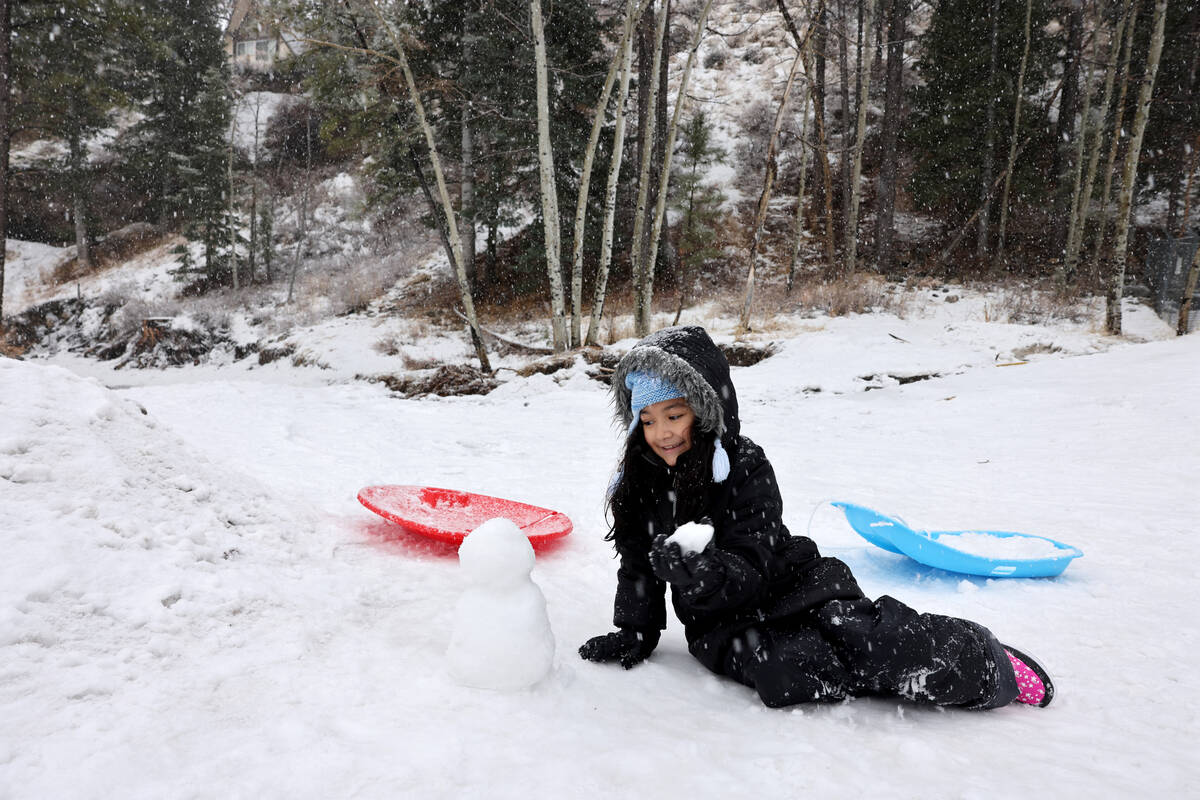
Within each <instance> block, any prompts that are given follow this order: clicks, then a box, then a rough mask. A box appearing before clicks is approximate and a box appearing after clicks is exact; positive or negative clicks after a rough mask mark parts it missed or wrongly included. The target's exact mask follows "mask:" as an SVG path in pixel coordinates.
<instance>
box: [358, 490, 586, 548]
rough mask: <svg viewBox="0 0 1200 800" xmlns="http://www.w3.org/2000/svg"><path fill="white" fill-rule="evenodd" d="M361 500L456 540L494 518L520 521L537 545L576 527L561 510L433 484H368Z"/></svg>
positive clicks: (410, 525)
mask: <svg viewBox="0 0 1200 800" xmlns="http://www.w3.org/2000/svg"><path fill="white" fill-rule="evenodd" d="M358 502H360V503H362V504H363V505H364V506H366V507H367V508H369V509H371V510H372V511H374V512H375V513H376V514H378V515H379V516H381V517H383V518H384V519H387V520H391V521H392V522H395V523H398V524H399V525H402V526H403V527H404V528H405V530H408V531H411V532H413V533H416V534H420V535H421V536H428V537H429V538H431V539H438V540H440V541H443V542H451V543H453V544H461V543H462V540H463V539H465V538H466V536H467V534H468V533H470V532H471V531H473V530H475V529H476V528H478V527H479V526H480V525H482V524H483V523H484V522H487V521H488V520H489V519H492V518H494V517H504V518H506V519H510V520H512V521H513V522H515V523H516V524H517V527H518V528H520V529H521V530H522V531H523V532H524V533H525V535H526V536H528V537H529V543H530V544H531V545H533V546H534V547H537V546H539V545H542V544H545V543H546V542H549V541H552V540H554V539H558V538H559V537H562V536H566V535H567V534H568V533H570V532H571V528H572V527H573V526H572V525H571V520H570V518H568V517H567V515H566V514H563V513H562V512H560V511H551V510H550V509H548V508H539V507H538V506H531V505H529V504H527V503H518V502H517V501H516V500H505V499H504V498H501V497H490V496H488V495H486V494H472V493H470V492H460V491H458V490H457V489H438V488H435V487H433V486H368V487H367V488H365V489H363V490H362V491H360V492H359V493H358Z"/></svg>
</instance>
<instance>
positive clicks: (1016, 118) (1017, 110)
mask: <svg viewBox="0 0 1200 800" xmlns="http://www.w3.org/2000/svg"><path fill="white" fill-rule="evenodd" d="M1032 20H1033V0H1025V49H1024V50H1023V51H1022V52H1021V67H1020V69H1019V70H1018V72H1017V99H1016V102H1015V103H1014V104H1013V129H1012V143H1011V144H1010V145H1009V148H1008V166H1006V167H1005V168H1004V191H1003V192H1002V193H1001V194H1000V229H999V231H998V232H997V234H996V260H997V261H1000V260H1001V259H1003V258H1004V233H1005V228H1006V227H1007V225H1008V193H1009V190H1010V189H1011V188H1012V174H1013V168H1014V167H1015V166H1016V163H1017V141H1018V140H1019V139H1020V138H1021V101H1022V100H1024V97H1023V95H1024V93H1025V67H1026V66H1027V65H1028V63H1029V42H1030V39H1031V37H1032V35H1033V32H1032V30H1030V27H1031V23H1032Z"/></svg>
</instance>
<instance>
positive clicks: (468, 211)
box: [458, 9, 477, 296]
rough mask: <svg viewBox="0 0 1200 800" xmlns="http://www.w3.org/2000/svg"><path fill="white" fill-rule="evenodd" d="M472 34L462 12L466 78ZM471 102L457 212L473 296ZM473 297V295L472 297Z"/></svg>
mask: <svg viewBox="0 0 1200 800" xmlns="http://www.w3.org/2000/svg"><path fill="white" fill-rule="evenodd" d="M473 35H474V34H472V32H471V11H470V9H464V10H463V23H462V65H461V73H460V74H461V75H462V76H463V78H466V76H467V75H468V74H470V70H471V69H472V64H471V45H472V44H474V40H473V39H472V36H473ZM471 110H472V109H471V99H470V98H469V97H468V98H466V99H465V100H464V101H463V107H462V131H461V135H460V144H461V147H462V167H461V168H462V176H461V178H460V181H459V184H458V208H459V215H460V218H461V219H462V227H463V237H462V244H463V269H464V270H465V271H466V273H467V285H468V286H470V287H471V291H472V293H473V292H474V291H475V289H476V286H477V276H476V274H475V139H474V136H473V131H472V128H471V125H472V123H473V121H472V119H471ZM472 296H473V295H472Z"/></svg>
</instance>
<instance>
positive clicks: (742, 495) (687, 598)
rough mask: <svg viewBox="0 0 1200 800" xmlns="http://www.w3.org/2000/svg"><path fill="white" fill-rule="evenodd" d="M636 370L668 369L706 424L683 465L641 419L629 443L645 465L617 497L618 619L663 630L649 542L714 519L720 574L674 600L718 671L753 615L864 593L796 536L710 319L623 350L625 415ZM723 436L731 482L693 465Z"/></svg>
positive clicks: (695, 649) (617, 389)
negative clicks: (666, 453)
mask: <svg viewBox="0 0 1200 800" xmlns="http://www.w3.org/2000/svg"><path fill="white" fill-rule="evenodd" d="M633 370H650V371H654V372H657V373H658V374H665V375H666V376H667V377H668V379H669V380H671V382H672V383H674V384H675V385H676V386H678V387H680V388H681V389H682V390H683V391H684V393H685V394H686V396H687V399H688V402H689V404H690V405H691V406H692V409H693V411H695V412H696V415H697V426H698V430H697V432H696V434H694V436H693V441H694V444H693V450H692V451H691V452H689V453H685V454H684V456H683V457H681V459H680V461H679V463H678V464H677V465H676V468H671V467H668V466H667V465H666V464H665V463H663V462H662V461H661V460H660V459H659V458H657V457H656V456H654V455H653V454H651V453H650V452H649V451H648V450H647V449H646V448H645V447H643V446H641V445H640V439H641V433H640V429H638V430H635V432H634V433H633V434H632V435H631V437H630V442H629V444H628V445H627V447H629V448H630V449H631V450H633V451H634V456H633V458H636V459H638V460H637V463H636V466H637V467H638V468H637V469H636V474H635V475H630V474H626V475H624V476H623V480H625V481H634V482H635V483H632V484H631V485H629V486H627V487H624V488H625V490H626V491H625V492H624V495H625V497H626V498H627V499H626V502H625V503H624V504H623V507H622V508H620V509H618V508H617V504H614V525H613V540H614V543H615V545H616V548H617V552H618V554H619V556H620V559H621V563H620V568H619V569H618V571H617V593H616V601H615V604H614V605H615V609H614V622H615V623H616V625H617V626H618V627H623V628H633V629H639V630H656V631H657V630H661V629H662V628H664V627H665V626H666V608H665V600H664V597H665V589H666V584H665V583H664V582H663V581H662V580H660V579H659V578H657V577H656V576H655V575H654V573H653V571H652V570H651V566H650V560H649V553H650V546H651V542H652V540H653V538H654V537H655V536H656V535H659V534H670V533H672V532H674V531H675V529H676V528H677V527H678V526H680V525H682V524H683V523H685V522H707V523H709V524H711V525H712V526H713V528H714V536H713V540H712V542H711V543H710V544H709V546H708V553H709V555H710V556H711V557H712V559H713V560H714V561H715V562H716V564H717V565H718V570H717V572H718V576H719V577H718V580H716V581H714V582H706V584H711V585H709V586H706V589H707V590H706V591H704V592H703V593H698V592H696V591H694V588H693V589H690V590H688V591H680V590H679V589H676V588H675V587H672V598H671V599H672V604H673V606H674V608H675V613H676V616H678V618H679V620H680V621H681V622H682V623H683V625H684V633H685V636H686V637H687V640H688V644H689V647H690V649H691V651H692V653H693V655H695V656H696V657H697V658H698V659H699V660H700V661H701V662H703V663H704V664H705V665H706V666H708V667H709V668H710V669H715V668H716V664H717V662H718V661H719V660H720V658H721V657H722V652H721V648H722V647H723V646H724V645H725V644H726V643H728V642H729V641H730V640H731V639H732V638H733V637H734V636H736V635H737V634H738V633H739V632H740V631H742V630H744V629H745V628H747V627H749V626H750V625H754V624H756V623H761V622H767V621H774V620H782V619H785V618H788V617H793V616H796V615H803V614H805V613H806V612H808V611H810V610H812V609H814V608H815V607H817V606H819V605H821V604H823V603H825V602H827V601H829V600H835V599H847V600H853V599H858V598H861V597H862V596H863V595H862V592H861V590H860V589H859V588H858V584H857V583H856V582H855V580H854V577H853V576H852V575H851V573H850V570H849V569H848V568H847V567H846V566H845V564H843V563H842V562H840V561H838V560H837V559H832V558H823V557H822V556H821V555H820V553H819V551H818V550H817V546H816V544H815V543H814V542H813V541H812V540H811V539H809V538H807V537H803V536H792V535H791V534H790V533H789V531H788V529H787V527H786V526H785V525H784V523H783V517H782V515H783V500H782V498H781V497H780V493H779V486H778V484H777V483H776V480H775V473H774V470H773V469H772V468H771V463H770V461H768V460H767V457H766V455H765V454H764V453H763V451H762V448H760V447H759V446H758V445H756V444H755V443H754V442H752V441H751V440H750V439H749V438H747V437H745V436H739V435H738V432H739V429H740V425H739V421H738V417H737V395H736V392H735V391H734V388H733V385H732V383H731V382H730V380H729V367H728V364H727V362H726V360H725V357H724V355H723V354H722V353H721V351H720V350H719V349H718V348H717V347H716V345H715V344H713V342H712V340H711V339H710V338H709V337H708V335H707V333H705V331H704V330H703V329H702V328H698V327H687V328H668V329H666V330H664V331H660V332H659V333H658V334H655V335H653V336H651V337H648V338H647V339H644V340H642V341H641V342H639V344H638V346H637V347H635V349H634V350H632V351H631V352H630V353H629V354H628V355H626V357H625V358H624V359H622V361H621V364H620V366H619V367H618V370H617V373H616V375H615V376H614V382H613V386H614V394H615V403H616V406H617V413H618V415H619V417H618V419H619V421H620V422H621V423H622V424H624V425H628V424H629V422H630V420H631V419H632V412H631V410H630V409H629V396H628V390H626V389H625V388H624V376H625V374H627V373H628V372H630V371H633ZM717 437H720V440H721V442H722V444H723V446H724V448H725V450H726V453H727V454H728V456H729V460H730V472H729V476H728V478H726V479H725V480H724V481H723V482H721V483H715V482H713V481H712V480H711V475H710V474H707V473H706V472H705V471H704V470H700V471H699V472H697V470H695V469H692V470H689V469H687V468H686V466H685V465H686V462H685V459H688V458H689V457H691V458H704V457H705V456H707V454H708V453H710V452H711V450H712V447H711V444H710V443H711V442H712V441H713V440H714V439H715V438H717ZM629 461H630V459H629V458H628V457H627V460H626V463H627V465H628V464H629ZM627 472H628V467H627ZM697 474H699V475H700V476H702V477H701V478H700V479H697V478H696V477H695V476H696V475H697ZM689 476H690V477H689ZM685 481H686V482H687V483H688V484H690V485H685V484H684V482H685Z"/></svg>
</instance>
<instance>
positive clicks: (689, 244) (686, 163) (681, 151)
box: [671, 109, 725, 323]
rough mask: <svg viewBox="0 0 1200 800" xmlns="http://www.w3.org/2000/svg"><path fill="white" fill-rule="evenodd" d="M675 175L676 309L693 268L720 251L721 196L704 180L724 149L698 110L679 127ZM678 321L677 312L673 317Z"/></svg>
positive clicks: (720, 160)
mask: <svg viewBox="0 0 1200 800" xmlns="http://www.w3.org/2000/svg"><path fill="white" fill-rule="evenodd" d="M677 150H678V154H677V156H676V157H677V159H678V161H676V166H675V174H674V175H673V176H672V179H671V189H672V192H671V193H672V195H673V198H672V205H674V206H675V208H677V209H679V211H680V212H682V214H683V217H682V219H681V220H680V223H679V246H678V252H679V270H680V275H679V309H680V310H682V309H683V307H684V305H685V304H686V302H687V293H688V288H689V286H688V283H689V281H690V280H692V279H693V276H694V275H695V270H696V269H697V268H698V267H700V266H703V265H704V264H705V263H706V262H708V261H710V260H711V259H713V258H716V257H717V256H719V255H720V254H721V249H720V248H719V247H718V246H717V245H716V241H717V224H718V222H719V221H720V218H721V206H722V204H723V203H724V202H725V195H724V194H723V193H722V192H721V190H720V189H719V188H717V187H715V186H712V185H711V184H708V183H705V181H704V178H705V168H706V167H709V166H712V165H713V164H721V163H724V161H725V150H724V149H723V148H721V147H720V146H719V145H717V144H716V143H714V141H713V126H712V123H711V122H710V121H709V120H708V117H707V115H706V114H705V113H704V110H703V109H699V110H697V111H696V113H695V114H693V115H692V118H691V119H690V120H688V122H687V124H686V125H684V126H683V128H682V139H681V140H680V143H679V146H678V147H677ZM675 322H676V323H678V322H679V314H678V313H677V314H676V316H675Z"/></svg>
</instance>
